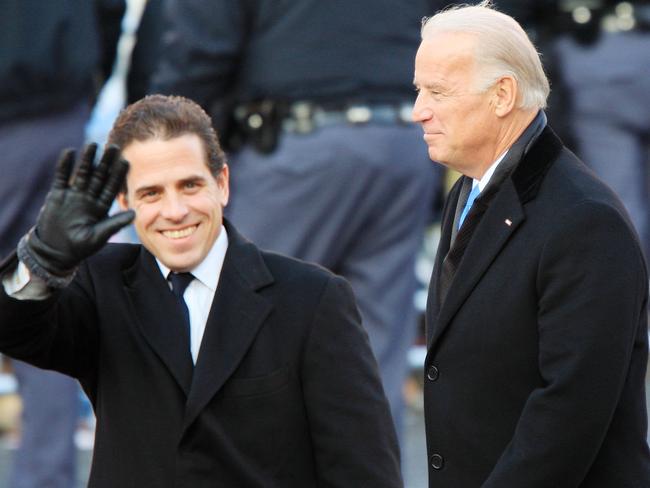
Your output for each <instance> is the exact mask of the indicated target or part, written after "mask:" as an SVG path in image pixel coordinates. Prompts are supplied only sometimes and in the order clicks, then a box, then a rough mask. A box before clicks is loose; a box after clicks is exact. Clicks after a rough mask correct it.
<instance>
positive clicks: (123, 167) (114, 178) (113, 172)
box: [99, 159, 129, 208]
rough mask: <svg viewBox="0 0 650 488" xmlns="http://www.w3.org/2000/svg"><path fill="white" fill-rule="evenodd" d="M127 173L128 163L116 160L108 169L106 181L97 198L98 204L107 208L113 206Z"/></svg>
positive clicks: (123, 160)
mask: <svg viewBox="0 0 650 488" xmlns="http://www.w3.org/2000/svg"><path fill="white" fill-rule="evenodd" d="M128 171H129V162H128V161H127V160H126V159H118V160H117V161H116V162H115V163H113V165H112V166H111V167H110V173H109V175H108V181H107V182H106V184H105V185H104V188H103V189H102V193H101V195H100V196H99V203H100V204H101V205H104V206H105V207H106V208H109V207H110V206H111V205H112V204H113V200H115V197H116V196H117V194H118V193H119V192H120V190H121V189H122V185H123V183H124V178H125V177H126V174H127V173H128Z"/></svg>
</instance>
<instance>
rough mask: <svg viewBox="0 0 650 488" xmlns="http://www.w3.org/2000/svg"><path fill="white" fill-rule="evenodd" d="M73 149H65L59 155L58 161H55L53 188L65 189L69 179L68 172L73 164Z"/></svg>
mask: <svg viewBox="0 0 650 488" xmlns="http://www.w3.org/2000/svg"><path fill="white" fill-rule="evenodd" d="M74 156H75V151H74V149H65V150H63V151H62V152H61V156H59V161H58V162H57V163H56V172H55V174H54V183H53V184H52V189H53V190H65V189H66V188H67V187H68V183H69V181H70V173H71V172H72V166H73V165H74Z"/></svg>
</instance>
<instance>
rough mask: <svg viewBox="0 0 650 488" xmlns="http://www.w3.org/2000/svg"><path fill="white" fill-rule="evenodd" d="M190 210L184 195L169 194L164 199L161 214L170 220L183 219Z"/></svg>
mask: <svg viewBox="0 0 650 488" xmlns="http://www.w3.org/2000/svg"><path fill="white" fill-rule="evenodd" d="M188 212H189V210H188V208H187V205H186V203H185V201H184V199H183V196H182V195H177V194H168V195H166V196H165V198H164V200H163V206H162V211H161V215H162V216H163V217H164V218H166V219H169V220H181V219H183V217H185V216H186V215H187V213H188Z"/></svg>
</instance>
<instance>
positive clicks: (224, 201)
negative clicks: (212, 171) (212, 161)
mask: <svg viewBox="0 0 650 488" xmlns="http://www.w3.org/2000/svg"><path fill="white" fill-rule="evenodd" d="M229 171H230V170H229V169H228V165H227V164H224V165H223V168H221V171H220V172H219V174H218V175H217V185H218V186H219V188H220V189H221V206H222V207H225V206H226V205H228V199H229V198H230V172H229Z"/></svg>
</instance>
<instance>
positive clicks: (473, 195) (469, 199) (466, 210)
mask: <svg viewBox="0 0 650 488" xmlns="http://www.w3.org/2000/svg"><path fill="white" fill-rule="evenodd" d="M479 193H481V190H480V189H479V187H478V185H474V186H473V187H472V191H471V192H469V196H468V197H467V203H466V204H465V208H464V209H463V212H462V213H461V214H460V219H459V221H458V228H459V229H460V227H461V226H462V225H463V222H464V221H465V217H467V214H468V213H469V209H470V208H472V204H473V203H474V200H476V197H477V196H478V194H479Z"/></svg>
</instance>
